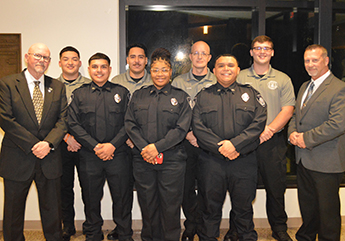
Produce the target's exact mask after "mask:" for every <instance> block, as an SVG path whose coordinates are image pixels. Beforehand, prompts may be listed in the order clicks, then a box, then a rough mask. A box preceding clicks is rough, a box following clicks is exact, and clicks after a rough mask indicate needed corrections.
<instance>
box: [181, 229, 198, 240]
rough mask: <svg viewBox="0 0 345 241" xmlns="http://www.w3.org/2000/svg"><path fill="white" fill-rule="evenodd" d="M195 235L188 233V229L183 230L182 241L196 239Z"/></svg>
mask: <svg viewBox="0 0 345 241" xmlns="http://www.w3.org/2000/svg"><path fill="white" fill-rule="evenodd" d="M194 235H195V234H193V235H191V234H188V233H187V232H186V231H184V232H183V234H182V237H181V241H192V240H194Z"/></svg>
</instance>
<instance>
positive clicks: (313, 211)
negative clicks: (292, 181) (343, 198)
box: [296, 162, 344, 241]
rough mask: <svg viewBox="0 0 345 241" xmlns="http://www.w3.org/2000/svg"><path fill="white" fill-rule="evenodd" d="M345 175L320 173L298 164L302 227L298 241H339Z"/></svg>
mask: <svg viewBox="0 0 345 241" xmlns="http://www.w3.org/2000/svg"><path fill="white" fill-rule="evenodd" d="M343 175H344V173H321V172H316V171H311V170H308V169H306V168H305V167H304V166H303V164H302V162H300V163H299V164H298V165H297V190H298V202H299V207H300V210H301V215H302V220H303V224H302V226H301V227H300V228H299V230H298V231H297V233H296V239H297V240H299V241H307V240H308V241H309V240H316V235H317V234H318V240H320V241H324V240H333V241H339V240H340V230H341V216H340V199H339V185H340V183H341V180H342V178H343Z"/></svg>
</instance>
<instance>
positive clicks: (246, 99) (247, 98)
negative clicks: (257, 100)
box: [241, 93, 250, 102]
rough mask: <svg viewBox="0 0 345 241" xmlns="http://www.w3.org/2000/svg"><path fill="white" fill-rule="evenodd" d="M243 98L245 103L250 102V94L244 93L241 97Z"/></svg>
mask: <svg viewBox="0 0 345 241" xmlns="http://www.w3.org/2000/svg"><path fill="white" fill-rule="evenodd" d="M241 98H242V100H243V101H244V102H247V101H248V100H249V98H250V97H249V95H248V93H244V94H242V95H241Z"/></svg>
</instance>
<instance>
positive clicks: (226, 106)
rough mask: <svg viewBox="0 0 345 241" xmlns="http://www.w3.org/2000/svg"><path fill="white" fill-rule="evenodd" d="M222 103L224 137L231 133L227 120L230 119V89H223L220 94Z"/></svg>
mask: <svg viewBox="0 0 345 241" xmlns="http://www.w3.org/2000/svg"><path fill="white" fill-rule="evenodd" d="M221 98H222V103H223V121H222V125H223V133H224V137H229V136H231V135H232V134H233V133H232V132H231V126H230V124H229V121H230V120H231V107H230V98H231V91H230V89H224V90H223V91H222V94H221Z"/></svg>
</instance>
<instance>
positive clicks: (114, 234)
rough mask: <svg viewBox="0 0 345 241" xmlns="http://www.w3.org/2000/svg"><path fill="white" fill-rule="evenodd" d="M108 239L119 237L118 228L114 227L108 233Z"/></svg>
mask: <svg viewBox="0 0 345 241" xmlns="http://www.w3.org/2000/svg"><path fill="white" fill-rule="evenodd" d="M107 239H109V240H118V239H119V234H118V233H117V232H116V229H113V230H111V231H110V233H108V235H107Z"/></svg>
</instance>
